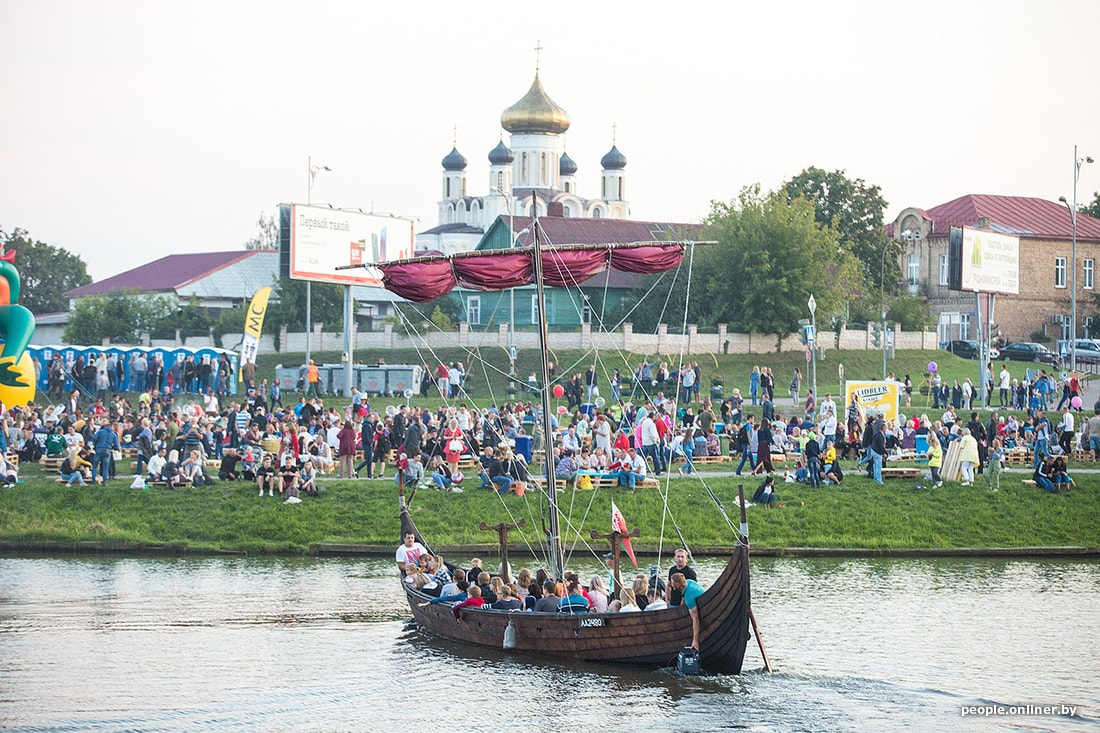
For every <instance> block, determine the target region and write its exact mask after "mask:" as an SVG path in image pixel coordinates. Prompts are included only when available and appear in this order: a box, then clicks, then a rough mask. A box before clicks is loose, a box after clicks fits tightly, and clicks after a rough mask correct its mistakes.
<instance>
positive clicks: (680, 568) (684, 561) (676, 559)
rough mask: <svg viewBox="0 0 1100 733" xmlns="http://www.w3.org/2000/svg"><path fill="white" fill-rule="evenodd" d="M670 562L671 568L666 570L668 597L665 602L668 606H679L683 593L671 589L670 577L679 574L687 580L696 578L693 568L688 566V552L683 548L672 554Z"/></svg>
mask: <svg viewBox="0 0 1100 733" xmlns="http://www.w3.org/2000/svg"><path fill="white" fill-rule="evenodd" d="M672 562H673V563H674V564H673V566H672V567H671V568H669V569H668V596H667V598H666V599H665V600H667V601H668V605H670V606H679V605H680V603H681V602H682V601H683V591H680V590H677V589H675V588H673V587H672V576H673V575H675V574H676V573H680V574H681V575H683V576H684V577H685V578H687V579H688V580H698V578H697V577H696V576H695V568H693V567H691V566H690V565H688V551H687V550H686V549H684V548H683V547H680V548H678V549H677V550H676V552H674V553H672Z"/></svg>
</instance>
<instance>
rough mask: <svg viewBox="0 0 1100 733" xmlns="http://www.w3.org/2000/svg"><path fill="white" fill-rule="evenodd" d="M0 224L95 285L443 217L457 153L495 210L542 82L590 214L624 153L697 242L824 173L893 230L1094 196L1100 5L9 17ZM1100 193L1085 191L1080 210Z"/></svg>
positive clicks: (2, 92) (481, 6) (2, 23)
mask: <svg viewBox="0 0 1100 733" xmlns="http://www.w3.org/2000/svg"><path fill="white" fill-rule="evenodd" d="M0 27H3V28H4V29H5V33H4V42H3V43H2V44H0V69H2V73H0V101H2V104H3V112H2V114H0V137H2V140H3V144H2V145H0V229H3V230H4V231H7V232H10V231H11V230H13V229H14V228H16V227H20V228H23V229H26V230H28V231H29V232H30V235H31V236H32V237H33V238H34V239H38V240H42V241H44V242H48V243H49V244H52V245H55V246H58V247H63V248H65V249H66V250H68V251H70V252H73V253H74V254H77V255H79V256H80V257H82V258H83V260H84V261H85V262H86V263H87V265H88V272H89V274H91V276H92V277H93V279H94V280H101V279H104V278H106V277H110V276H112V275H115V274H118V273H120V272H123V271H125V270H127V269H130V268H133V267H136V266H138V265H141V264H144V263H146V262H149V261H151V260H153V259H156V258H158V257H161V256H164V255H167V254H173V253H187V252H206V251H224V250H233V249H238V248H241V247H243V245H244V243H245V242H246V241H247V240H249V239H250V238H252V237H253V236H254V235H255V234H256V233H257V225H256V223H257V220H258V219H259V217H260V215H261V214H270V215H273V214H274V213H275V207H276V206H277V205H278V204H279V203H282V202H296V203H297V202H305V200H306V198H307V194H308V192H307V188H308V178H309V176H308V169H309V164H310V161H312V163H313V164H315V165H328V166H330V167H331V168H332V171H331V172H323V173H321V174H319V175H318V177H317V178H316V180H315V183H314V186H313V190H312V201H313V203H314V204H318V203H320V204H325V203H331V204H332V205H334V206H337V207H342V208H352V209H354V208H360V209H363V210H364V211H376V212H385V213H392V214H397V215H400V216H410V217H415V218H416V219H418V223H417V231H421V230H423V229H428V228H430V227H432V226H434V225H435V224H436V223H437V202H438V199H439V197H440V196H441V181H442V167H441V165H440V161H441V159H442V158H443V157H444V156H445V155H446V154H447V153H448V152H449V151H450V149H451V145H452V142H455V143H456V144H457V146H458V149H459V151H460V152H462V153H463V155H465V156H466V158H467V160H468V161H469V165H468V167H467V169H466V171H467V182H468V183H467V186H468V192H469V193H471V194H483V193H487V190H488V188H489V186H488V160H487V157H486V156H487V155H488V153H489V151H490V150H491V149H492V148H493V147H494V146H495V145H496V143H497V141H498V140H499V139H501V138H500V136H501V135H502V134H503V135H504V140H505V142H506V143H507V133H505V132H503V131H502V130H501V128H500V113H501V112H502V111H503V110H504V109H505V108H506V107H508V106H510V105H511V104H513V103H514V102H516V101H517V100H518V99H519V98H520V97H522V96H523V95H524V94H525V93H526V91H527V89H528V87H529V86H530V84H531V81H532V79H533V77H534V72H535V64H536V52H535V47H536V45H540V46H541V47H542V50H541V52H540V54H539V64H540V76H541V78H542V81H543V84H544V86H545V88H546V91H547V93H548V94H549V95H550V96H551V98H553V99H554V100H555V101H556V102H557V103H558V104H559V105H561V106H562V107H564V108H565V109H566V111H568V112H569V114H570V116H571V118H572V126H571V127H570V129H569V132H568V134H567V138H566V149H567V151H568V153H569V155H570V157H572V158H573V159H574V160H575V161H576V162H577V164H578V166H579V170H578V173H577V181H578V189H579V193H580V195H581V196H597V195H598V192H599V185H600V178H599V176H600V168H599V159H600V157H601V156H602V155H603V154H604V153H605V152H607V151H608V150H609V149H610V147H611V144H612V135H613V134H614V140H615V142H616V144H617V145H618V147H619V149H620V150H621V151H622V152H623V154H624V155H625V156H626V158H627V161H628V165H627V167H626V175H627V178H626V185H627V198H628V199H629V201H630V209H631V218H634V219H640V220H656V221H677V222H695V221H700V220H701V219H702V218H704V217H705V216H706V214H707V213H708V211H709V208H710V202H711V201H728V200H731V199H733V198H735V197H736V196H737V195H738V193H739V191H740V190H741V189H742V188H743V187H745V186H748V185H753V184H756V183H759V184H760V185H761V186H762V187H763V189H764V190H772V189H774V188H777V187H778V186H779V185H781V184H782V183H783V181H785V180H788V179H789V178H791V177H793V176H794V175H796V174H797V173H799V172H800V171H802V170H803V169H804V168H806V167H808V166H817V167H820V168H823V169H826V170H837V169H843V170H845V171H846V172H847V175H848V176H849V177H851V178H860V179H863V180H864V181H866V182H867V183H868V184H871V185H877V186H879V187H880V188H881V189H882V193H883V196H884V197H885V199H886V201H887V202H888V208H887V218H888V219H890V220H892V219H893V218H894V217H895V216H897V214H898V213H899V212H900V211H901V210H902V209H903V208H905V207H907V206H919V207H922V208H930V207H932V206H935V205H937V204H940V203H943V202H946V201H949V200H951V199H954V198H957V197H959V196H962V195H965V194H968V193H986V194H1005V195H1018V196H1036V197H1041V198H1046V199H1049V200H1057V198H1058V197H1059V196H1060V195H1065V196H1066V198H1067V199H1070V198H1071V197H1072V189H1073V162H1074V157H1073V147H1074V145H1075V144H1077V145H1079V146H1080V154H1081V155H1082V156H1083V155H1085V154H1090V155H1094V156H1097V157H1098V158H1100V94H1098V93H1097V92H1098V89H1100V43H1096V42H1095V39H1093V38H1091V35H1093V34H1095V31H1096V29H1097V28H1100V3H1097V2H1093V1H1092V0H1050V1H1048V2H1044V3H1036V2H1034V1H1033V0H1031V1H1027V2H1021V1H1019V0H998V1H996V2H989V1H986V0H966V1H965V2H958V1H957V0H956V1H953V2H944V1H942V0H930V1H926V2H912V1H909V2H881V1H880V0H875V1H868V2H834V3H827V2H824V3H823V2H820V1H817V2H803V0H791V1H790V2H785V3H728V2H727V3H685V4H684V5H679V4H676V3H668V2H661V3H654V2H646V1H644V0H638V1H636V2H630V3H625V2H606V3H591V2H587V3H584V2H572V1H571V0H563V1H562V2H557V3H549V4H548V3H509V4H504V3H497V2H478V3H441V2H434V1H432V0H424V1H422V2H416V3H375V2H359V3H356V2H340V3H337V2H325V1H324V0H319V1H318V2H312V3H304V2H298V3H291V2H280V1H278V0H265V1H264V2H259V1H258V0H255V1H254V0H237V1H233V0H222V1H220V2H206V1H205V0H196V1H193V2H188V3H169V2H161V1H158V0H141V1H137V2H131V1H124V0H98V1H97V2H85V1H84V0H34V1H31V0H0ZM1097 190H1100V163H1098V164H1097V165H1095V166H1085V167H1084V168H1083V169H1082V171H1081V177H1080V183H1079V187H1078V200H1079V201H1082V202H1087V201H1089V200H1091V199H1092V195H1093V192H1095V191H1097Z"/></svg>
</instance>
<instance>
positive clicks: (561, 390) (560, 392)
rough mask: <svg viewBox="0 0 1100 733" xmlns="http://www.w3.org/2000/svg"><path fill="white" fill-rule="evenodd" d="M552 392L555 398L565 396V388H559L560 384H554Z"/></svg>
mask: <svg viewBox="0 0 1100 733" xmlns="http://www.w3.org/2000/svg"><path fill="white" fill-rule="evenodd" d="M552 392H553V393H554V396H555V397H561V396H562V395H564V394H565V387H563V386H561V385H560V384H555V385H554V389H553V390H552Z"/></svg>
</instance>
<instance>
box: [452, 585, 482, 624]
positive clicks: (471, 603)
mask: <svg viewBox="0 0 1100 733" xmlns="http://www.w3.org/2000/svg"><path fill="white" fill-rule="evenodd" d="M466 595H467V598H466V600H464V601H459V602H458V603H456V604H455V605H454V606H453V607H452V608H451V613H453V614H454V616H455V618H457V619H458V620H459V621H461V620H462V617H461V616H460V615H459V612H460V611H461V610H462V609H463V608H481V607H482V606H484V605H485V599H484V598H482V597H481V588H479V587H478V586H476V585H471V586H470V587H469V588H467V589H466Z"/></svg>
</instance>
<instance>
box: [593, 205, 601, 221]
mask: <svg viewBox="0 0 1100 733" xmlns="http://www.w3.org/2000/svg"><path fill="white" fill-rule="evenodd" d="M601 216H603V212H602V211H600V207H599V206H597V207H596V208H594V209H592V218H593V219H599V218H600V217H601Z"/></svg>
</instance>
